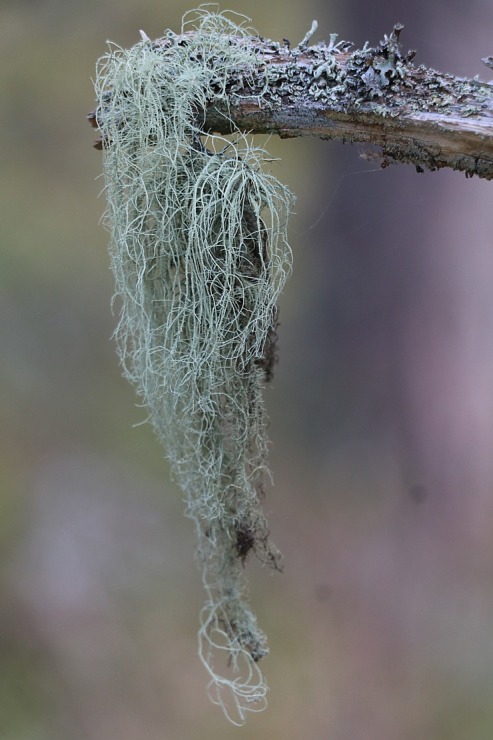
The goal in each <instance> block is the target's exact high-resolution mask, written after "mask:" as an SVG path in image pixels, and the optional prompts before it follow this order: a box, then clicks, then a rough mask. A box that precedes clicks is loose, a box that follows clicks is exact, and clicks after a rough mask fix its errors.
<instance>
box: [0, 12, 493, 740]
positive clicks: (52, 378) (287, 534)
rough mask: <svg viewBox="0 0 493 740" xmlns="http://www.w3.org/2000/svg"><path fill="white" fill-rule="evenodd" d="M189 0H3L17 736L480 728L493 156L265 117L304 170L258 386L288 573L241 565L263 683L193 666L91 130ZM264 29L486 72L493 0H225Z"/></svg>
mask: <svg viewBox="0 0 493 740" xmlns="http://www.w3.org/2000/svg"><path fill="white" fill-rule="evenodd" d="M191 7H193V6H189V5H186V4H185V3H184V2H183V0H168V2H166V3H164V2H157V0H145V2H143V1H142V0H138V1H137V0H118V1H117V0H97V2H96V0H85V2H83V3H81V2H76V1H75V0H36V1H34V0H2V2H1V3H0V38H1V44H0V54H1V64H0V80H1V90H2V93H1V99H0V122H1V123H0V126H1V131H2V146H1V154H0V157H1V167H0V192H1V220H0V250H1V254H0V259H1V277H0V281H1V290H0V305H1V321H0V337H1V345H0V346H1V355H0V413H1V418H2V420H3V421H2V428H1V438H2V443H1V445H0V548H1V567H0V738H1V740H68V739H69V738H70V740H137V738H138V740H144V739H145V740H162V739H163V738H166V740H168V739H169V740H175V739H176V740H181V739H182V738H183V739H186V740H199V739H200V740H205V739H209V738H210V739H212V738H214V740H222V739H224V740H226V738H232V737H237V738H240V739H241V740H250V739H253V738H256V740H262V739H265V740H266V739H267V738H283V740H299V738H309V739H310V740H417V739H418V738H419V740H422V739H423V740H442V739H443V740H466V739H467V740H491V738H492V737H493V243H492V235H493V208H492V194H493V190H492V188H493V185H492V183H488V182H482V181H479V180H469V181H466V180H465V178H464V177H463V176H462V175H460V174H457V173H453V172H446V171H442V172H438V173H425V174H420V175H419V174H417V173H416V172H415V170H414V169H413V168H412V167H406V166H402V165H401V166H399V167H389V168H387V169H384V170H382V169H380V167H379V163H378V160H376V161H374V162H371V161H368V160H365V159H363V158H362V157H361V155H362V154H365V153H367V152H368V149H367V148H366V147H358V146H353V147H344V146H343V145H341V144H338V143H329V142H321V141H317V140H291V141H285V142H281V141H278V140H275V139H272V140H271V141H270V143H269V144H268V146H269V148H270V150H271V151H272V153H273V155H275V156H279V157H280V158H281V160H282V161H281V163H280V164H278V165H275V167H276V169H275V173H276V175H277V176H278V177H280V178H281V179H282V180H284V181H285V182H287V183H288V184H289V185H290V187H291V188H292V189H293V190H294V191H295V192H296V193H297V195H298V202H297V208H296V215H295V216H294V217H293V219H292V222H291V243H292V247H293V251H294V259H295V265H294V274H293V277H292V279H291V281H290V283H289V285H288V289H287V290H286V292H285V295H284V296H283V301H282V305H281V321H282V325H281V330H280V355H281V360H280V364H279V366H278V368H277V372H276V376H275V380H274V387H273V389H271V390H270V391H269V392H268V405H269V409H270V414H271V419H272V422H271V428H270V434H271V439H272V455H271V462H272V467H273V471H274V478H275V486H274V487H273V488H272V489H270V490H269V492H268V497H267V500H266V509H267V511H268V514H269V519H270V525H271V530H272V535H273V539H274V541H275V542H276V543H277V544H278V545H279V547H280V548H281V549H282V551H283V552H284V555H285V573H284V574H283V575H274V576H272V575H271V574H269V573H267V572H266V571H265V570H262V568H261V567H258V565H257V564H256V563H255V562H251V563H250V564H249V565H248V568H249V571H250V574H251V580H252V589H251V592H252V593H251V595H252V600H253V602H254V604H255V607H256V609H257V611H258V615H259V620H260V624H261V626H262V627H263V628H264V629H265V630H266V632H267V633H268V635H269V639H270V646H271V655H270V656H269V657H268V658H266V659H265V661H264V669H265V672H266V675H267V678H268V681H269V684H270V687H271V692H270V694H269V699H270V702H269V708H268V709H267V711H266V712H264V713H262V714H259V715H252V716H251V717H250V718H249V721H248V723H247V725H246V726H245V727H243V728H241V729H236V728H233V727H232V726H231V725H229V724H228V723H227V722H226V720H225V719H224V718H223V716H222V714H221V712H220V711H219V710H218V709H217V708H215V707H213V706H212V705H211V704H210V702H209V701H208V699H207V696H206V692H205V685H206V680H207V677H206V674H205V672H204V670H203V668H202V666H201V664H200V662H199V660H198V658H197V649H196V629H197V626H198V612H199V609H200V606H201V604H202V601H203V593H202V587H201V583H200V577H199V573H198V570H197V568H196V565H195V562H194V547H195V542H194V537H193V532H192V527H191V523H190V522H189V521H188V520H186V519H185V518H184V517H183V516H182V510H183V504H182V501H181V495H180V493H179V491H178V490H177V489H176V487H174V486H173V484H172V483H171V482H170V480H169V474H168V468H167V464H166V461H165V460H164V457H163V452H162V450H161V449H160V447H159V445H158V443H157V442H156V441H155V440H154V438H153V435H152V432H151V430H150V428H148V427H147V426H145V425H143V426H135V425H136V424H139V423H140V422H141V421H142V419H143V418H144V416H145V413H144V412H143V410H142V409H139V408H138V407H137V406H136V399H135V396H134V393H133V390H132V388H130V387H129V386H128V385H127V384H126V382H125V381H124V380H123V379H121V377H120V372H119V367H118V362H117V358H116V355H115V353H114V346H113V344H112V342H111V341H110V337H111V333H112V330H113V327H114V325H115V317H114V316H112V315H111V310H110V299H111V295H112V278H111V274H110V272H109V269H108V256H107V249H106V247H107V241H108V236H107V234H106V233H105V232H104V231H103V229H102V227H101V226H100V225H99V219H100V216H101V214H102V211H103V209H104V202H103V199H102V198H98V195H99V193H100V191H101V189H102V181H101V179H97V177H98V175H99V173H100V171H101V154H100V153H99V152H97V151H95V150H94V149H92V144H93V141H94V138H95V137H94V132H93V131H92V130H91V129H90V127H89V125H88V124H87V122H86V120H85V116H86V114H87V113H88V112H89V111H90V110H91V109H92V108H93V105H94V94H93V90H92V84H91V77H92V76H93V75H94V66H95V62H96V59H97V58H98V57H99V56H101V54H103V53H104V52H105V48H106V47H105V43H106V40H107V39H111V40H112V41H115V42H117V43H118V44H120V45H122V46H129V45H132V44H133V43H135V42H136V41H137V40H138V30H139V29H141V28H142V29H144V30H145V32H146V33H147V34H148V35H149V36H150V37H157V36H159V35H161V33H162V31H163V30H164V29H165V28H168V27H171V28H173V29H175V30H178V29H179V24H180V19H181V16H182V15H183V13H184V12H185V11H186V10H189V9H190V8H191ZM228 7H229V8H231V9H233V10H237V11H239V12H242V13H245V14H247V15H249V16H250V17H251V18H252V21H253V24H254V25H255V27H256V28H257V29H258V31H259V32H260V33H261V34H262V35H264V36H267V37H271V38H274V39H278V40H280V39H282V38H283V37H287V38H289V39H291V41H292V42H293V43H297V42H299V41H300V40H301V38H302V37H303V36H304V34H305V32H306V31H307V29H308V28H309V27H310V24H311V21H312V19H313V18H317V19H318V21H319V32H318V35H317V36H316V37H315V39H314V41H316V40H318V39H321V38H325V39H328V37H329V33H331V32H334V31H335V32H338V33H339V35H340V38H344V39H350V40H352V41H354V42H355V43H356V44H362V43H363V42H364V41H365V40H367V39H368V40H369V41H370V43H376V42H378V41H379V40H380V39H381V38H382V37H383V34H384V33H388V32H390V31H391V29H392V26H393V24H394V23H395V22H397V21H400V22H402V23H404V24H405V30H404V32H403V34H402V37H401V38H402V40H403V45H404V47H405V50H407V49H408V48H416V49H417V50H418V56H417V59H416V63H417V64H420V63H424V64H427V65H430V66H433V67H435V68H437V69H440V70H442V71H446V72H451V73H454V74H457V75H463V76H471V77H472V76H474V75H476V74H479V75H480V76H481V78H483V79H490V78H491V71H489V70H488V69H487V68H486V67H484V66H483V65H482V64H481V62H480V58H481V57H483V56H486V55H488V54H491V53H493V48H492V40H491V28H492V27H493V4H492V3H491V0H470V1H469V2H468V3H467V4H466V3H464V1H463V0H436V1H435V2H433V3H430V2H429V1H428V0H414V2H413V3H409V2H407V1H406V0H392V2H391V1H390V0H375V1H374V2H371V3H364V2H362V1H361V0H333V2H331V3H322V2H321V0H318V1H317V0H306V1H305V2H303V3H297V2H286V0H270V2H269V3H265V2H264V3H260V2H257V1H256V0H243V1H242V2H240V0H231V1H230V2H229V3H228Z"/></svg>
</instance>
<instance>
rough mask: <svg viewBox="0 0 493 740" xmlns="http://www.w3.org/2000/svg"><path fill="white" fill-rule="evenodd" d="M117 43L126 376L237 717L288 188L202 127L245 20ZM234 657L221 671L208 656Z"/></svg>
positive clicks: (254, 679) (242, 704)
mask: <svg viewBox="0 0 493 740" xmlns="http://www.w3.org/2000/svg"><path fill="white" fill-rule="evenodd" d="M189 23H192V21H189V20H187V19H186V18H185V19H184V23H183V27H182V32H181V34H180V35H176V34H174V33H173V32H172V31H168V32H167V33H166V36H165V38H164V40H161V41H159V42H151V41H149V40H148V39H145V40H143V41H142V42H141V43H138V44H137V45H136V46H134V47H133V48H131V49H129V50H124V49H121V48H118V47H114V46H112V47H111V48H110V51H109V53H108V54H107V55H105V56H104V57H102V59H100V61H99V63H98V69H97V79H96V92H97V100H98V108H97V111H96V120H97V124H98V126H99V128H100V130H101V132H102V138H103V150H104V177H105V185H106V196H107V200H108V208H107V213H106V221H107V224H108V227H109V229H110V231H111V235H112V241H111V263H112V269H113V272H114V275H115V282H116V296H117V299H118V305H119V311H120V319H119V324H118V327H117V329H116V338H117V342H118V349H119V354H120V357H121V362H122V365H123V368H124V373H125V375H126V377H127V378H128V379H129V380H130V381H131V382H132V383H133V384H134V385H135V387H136V388H137V391H138V393H139V394H140V396H141V398H142V400H143V404H144V406H145V407H146V408H147V410H148V414H149V420H150V421H151V423H152V425H153V427H154V429H155V431H156V433H157V435H158V437H159V438H160V440H161V441H162V443H163V445H164V447H165V450H166V454H167V456H168V458H169V461H170V464H171V468H172V471H173V474H174V476H175V477H176V479H177V481H178V483H179V485H180V486H181V488H182V489H183V491H184V493H185V498H186V505H187V513H188V515H189V516H190V517H191V518H192V519H193V521H194V522H195V526H196V530H197V534H198V539H199V547H198V557H199V561H200V563H201V566H202V568H203V580H204V584H205V588H206V592H207V602H206V605H205V606H204V609H203V610H202V613H201V627H200V630H199V638H200V639H199V652H200V656H201V658H202V660H203V662H204V664H205V665H206V667H207V669H208V671H209V673H210V676H211V696H212V698H213V699H214V701H216V702H218V703H220V704H221V705H222V706H223V708H225V709H226V711H227V712H230V708H231V702H230V699H228V697H227V695H225V694H224V691H223V690H229V691H231V695H232V697H233V699H234V705H233V706H234V707H236V714H235V715H234V716H231V718H232V719H233V721H238V722H241V721H243V718H244V711H245V710H246V709H259V708H261V707H262V703H263V701H264V700H265V694H266V690H267V689H266V686H265V683H264V680H263V677H262V674H261V673H260V670H259V668H258V666H257V661H258V660H259V659H260V658H262V657H263V656H264V655H266V653H267V652H268V650H267V647H266V640H265V636H264V634H263V633H262V632H261V631H260V630H259V628H258V626H257V621H256V618H255V615H254V613H253V612H252V610H251V608H250V606H249V603H248V601H247V599H246V594H245V590H246V583H245V573H244V565H245V561H246V559H247V557H248V555H249V554H250V553H251V552H253V553H255V554H256V555H257V556H258V557H259V558H260V559H261V560H262V561H263V562H266V563H269V564H271V565H272V566H273V567H274V568H278V567H279V553H278V551H277V550H276V548H275V547H274V546H273V545H272V544H271V542H270V541H269V531H268V528H267V523H266V520H265V517H264V514H263V512H262V506H261V500H262V496H263V492H262V483H263V479H264V476H265V474H266V472H267V467H266V457H267V437H266V426H267V420H266V413H265V408H264V401H263V397H262V392H263V389H264V386H265V383H266V382H267V381H268V380H269V379H270V377H271V375H272V366H273V363H274V360H275V351H276V350H275V343H276V328H277V308H276V304H277V300H278V297H279V294H280V291H281V289H282V287H283V285H284V282H285V280H286V278H287V276H288V273H289V269H290V250H289V247H288V244H287V240H286V231H285V229H286V220H287V216H288V213H289V210H290V208H291V205H292V196H291V194H290V193H289V191H288V190H287V189H286V188H285V187H284V186H283V185H281V184H280V183H279V182H278V181H277V180H276V179H275V178H274V177H273V176H272V175H271V174H269V173H267V172H265V171H264V170H263V160H264V159H265V152H264V151H263V150H261V149H258V148H254V147H253V146H252V144H251V142H250V141H249V139H248V138H247V137H246V136H244V135H243V134H242V133H240V132H236V134H235V136H234V141H232V140H230V139H226V138H224V137H220V136H217V135H212V134H210V133H208V132H205V131H204V130H203V121H204V111H205V110H206V108H207V106H208V105H210V104H211V103H212V102H215V101H223V102H226V101H227V94H226V83H227V80H228V77H229V76H230V75H231V74H232V73H235V74H239V75H241V77H242V79H248V75H249V74H250V73H251V72H252V71H253V69H254V68H255V67H256V58H255V55H254V53H253V52H251V51H250V50H249V49H248V46H247V44H245V43H242V39H244V38H245V37H246V36H247V35H250V34H249V33H247V31H246V30H245V29H244V28H243V26H242V25H241V24H238V23H236V22H234V21H233V20H231V19H230V18H229V17H228V16H226V15H224V14H216V13H210V12H209V11H207V9H200V10H199V11H196V12H195V15H194V19H193V33H192V34H186V35H183V34H185V32H186V31H188V30H190V26H189ZM218 651H219V652H222V651H225V652H226V654H227V658H228V660H229V668H228V666H226V671H225V672H224V675H219V673H218V670H219V669H218V668H217V658H218V655H217V653H218Z"/></svg>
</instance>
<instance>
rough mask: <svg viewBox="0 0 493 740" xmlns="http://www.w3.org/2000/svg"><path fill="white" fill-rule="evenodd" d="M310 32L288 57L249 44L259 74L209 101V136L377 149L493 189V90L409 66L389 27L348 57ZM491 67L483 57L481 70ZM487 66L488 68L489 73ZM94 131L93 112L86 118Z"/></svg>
mask: <svg viewBox="0 0 493 740" xmlns="http://www.w3.org/2000/svg"><path fill="white" fill-rule="evenodd" d="M315 29H316V26H315V25H313V26H312V29H311V30H310V31H309V32H308V34H306V36H305V38H304V39H303V41H302V42H301V43H300V44H299V45H298V46H297V47H294V48H292V49H291V48H290V44H289V41H287V40H286V39H285V40H284V43H283V44H280V43H277V42H273V41H270V40H266V39H263V38H261V37H249V38H248V39H247V40H245V39H244V38H242V39H236V38H233V39H231V42H232V43H238V44H245V43H246V44H248V45H249V46H250V47H251V48H252V49H253V50H254V51H255V54H256V56H257V59H258V67H257V69H256V71H255V72H254V74H253V75H252V74H249V75H248V77H244V76H243V75H242V70H241V69H239V70H238V71H237V72H235V73H234V74H233V75H231V77H230V79H228V83H227V92H228V98H227V101H224V100H223V101H222V102H221V103H218V102H217V101H214V100H213V101H211V105H210V107H209V108H208V109H207V110H206V111H205V112H204V115H205V121H206V127H208V128H209V129H210V130H214V131H217V132H219V133H228V132H230V131H231V122H232V124H233V125H234V127H236V128H238V129H241V130H244V131H250V132H252V133H275V134H278V135H279V136H281V137H282V138H290V137H295V136H317V137H320V138H322V139H340V140H342V141H345V142H366V143H368V144H375V145H378V146H379V147H381V149H382V155H383V160H382V165H383V166H385V165H386V164H389V163H390V162H395V161H398V162H408V163H412V164H414V165H415V166H416V168H417V169H418V170H419V171H422V170H423V169H424V168H427V169H430V170H436V169H439V168H442V167H450V168H452V169H455V170H460V171H462V172H465V174H466V176H470V177H472V176H473V175H478V176H479V177H482V178H485V179H493V84H492V83H486V82H480V81H479V80H478V79H476V78H474V79H472V80H468V79H461V78H458V77H454V76H452V75H449V74H443V73H440V72H437V71H435V70H433V69H427V68H426V67H424V66H419V67H416V66H414V64H413V63H412V60H413V59H414V57H415V52H408V53H407V54H406V55H404V54H403V53H402V51H401V48H400V45H399V35H400V32H401V30H402V26H400V25H396V26H395V27H394V29H393V31H392V33H391V34H390V35H389V36H385V37H384V39H383V41H381V42H380V44H379V45H378V46H377V47H374V48H372V47H369V46H368V45H367V44H365V46H364V47H363V48H362V49H356V50H352V45H351V44H349V43H347V42H339V43H336V38H337V37H336V35H335V34H332V35H331V37H330V41H329V43H320V44H316V45H314V46H310V47H308V46H307V43H308V40H309V39H310V37H311V35H312V33H313V32H314V31H315ZM189 38H190V35H189V34H184V35H182V36H173V38H170V37H167V38H165V39H163V40H159V41H157V42H154V43H155V45H156V46H157V47H158V48H162V50H163V53H164V52H165V50H166V48H168V47H169V46H170V45H172V44H176V43H179V44H182V45H186V44H187V39H189ZM490 59H491V58H490V57H487V58H486V59H485V60H483V61H484V62H485V64H488V63H489V60H490ZM488 66H489V64H488ZM89 117H90V118H91V120H92V122H93V123H94V124H95V125H97V112H95V113H93V114H90V116H89Z"/></svg>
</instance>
